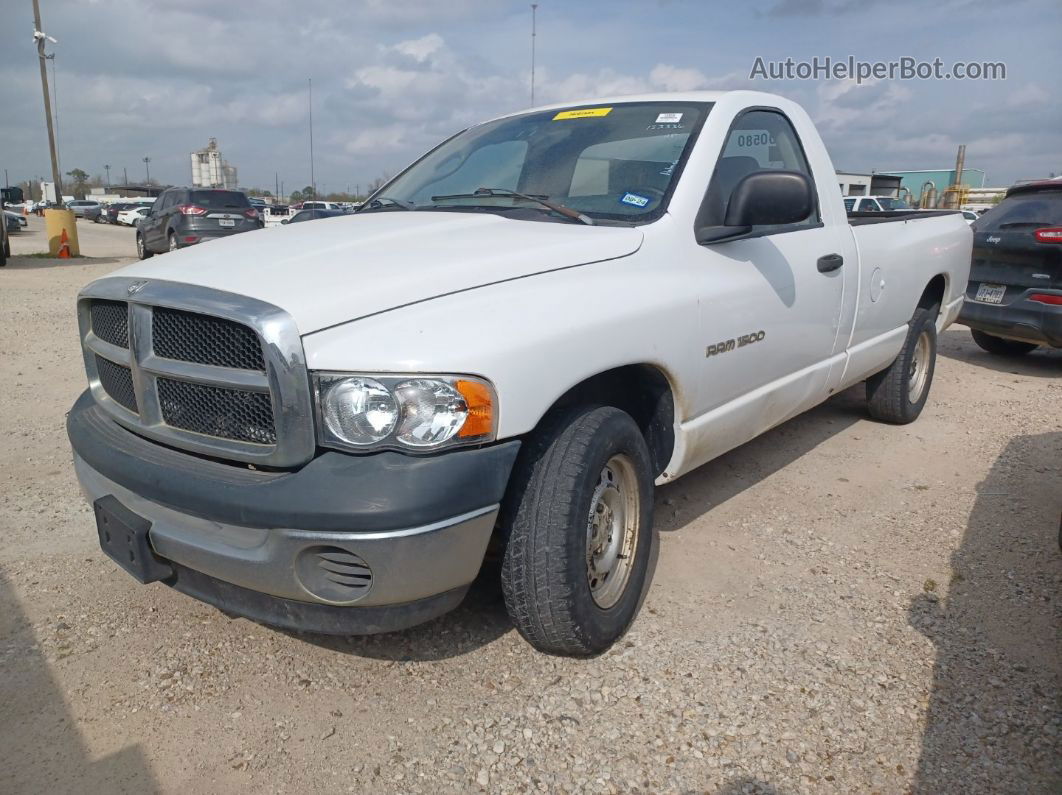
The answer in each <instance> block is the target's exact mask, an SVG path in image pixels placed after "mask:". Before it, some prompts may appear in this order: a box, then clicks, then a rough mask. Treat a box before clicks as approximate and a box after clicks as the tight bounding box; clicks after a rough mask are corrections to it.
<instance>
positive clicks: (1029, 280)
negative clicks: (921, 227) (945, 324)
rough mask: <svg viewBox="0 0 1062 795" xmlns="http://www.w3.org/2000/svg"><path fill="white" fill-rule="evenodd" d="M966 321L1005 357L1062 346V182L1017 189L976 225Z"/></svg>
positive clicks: (963, 319) (982, 343)
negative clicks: (1046, 347) (1043, 347)
mask: <svg viewBox="0 0 1062 795" xmlns="http://www.w3.org/2000/svg"><path fill="white" fill-rule="evenodd" d="M973 231H974V244H973V264H972V267H971V268H970V283H969V286H968V287H967V289H966V303H965V304H963V307H962V313H961V314H960V315H959V322H960V323H965V324H966V325H967V326H969V327H970V331H971V333H972V334H973V339H974V342H976V343H977V344H978V345H979V346H980V347H981V348H983V349H984V350H986V351H988V352H989V353H994V354H997V355H1003V356H1008V355H1009V356H1016V355H1021V354H1023V353H1028V352H1029V351H1032V350H1035V349H1036V348H1037V347H1039V346H1041V345H1043V346H1050V347H1054V348H1062V180H1057V179H1056V180H1044V181H1040V182H1029V183H1025V184H1022V185H1015V186H1014V187H1012V188H1011V189H1010V190H1008V191H1007V195H1006V198H1004V199H1003V201H1001V202H1000V203H999V205H998V206H996V207H995V208H993V209H991V210H989V211H988V212H987V213H985V214H984V215H983V216H981V217H980V218H978V219H977V221H975V222H974V225H973Z"/></svg>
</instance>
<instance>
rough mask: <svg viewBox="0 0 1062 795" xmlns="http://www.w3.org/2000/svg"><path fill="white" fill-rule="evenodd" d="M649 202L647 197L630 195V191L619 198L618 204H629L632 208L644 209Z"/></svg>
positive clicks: (635, 194)
mask: <svg viewBox="0 0 1062 795" xmlns="http://www.w3.org/2000/svg"><path fill="white" fill-rule="evenodd" d="M650 201H652V199H650V198H649V197H648V196H639V195H638V194H637V193H631V192H630V191H628V192H627V193H624V194H623V195H622V196H620V204H629V205H631V206H632V207H644V206H645V205H647V204H648V203H649V202H650Z"/></svg>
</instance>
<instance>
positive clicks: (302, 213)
mask: <svg viewBox="0 0 1062 795" xmlns="http://www.w3.org/2000/svg"><path fill="white" fill-rule="evenodd" d="M337 215H347V213H346V211H344V210H305V209H304V210H299V211H298V212H297V213H295V215H293V216H291V218H285V219H284V220H282V221H281V222H280V223H282V224H300V223H302V222H303V221H316V220H317V219H318V218H334V217H335V216H337Z"/></svg>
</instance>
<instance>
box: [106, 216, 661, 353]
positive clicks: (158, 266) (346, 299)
mask: <svg viewBox="0 0 1062 795" xmlns="http://www.w3.org/2000/svg"><path fill="white" fill-rule="evenodd" d="M641 242H642V233H641V232H640V231H638V230H637V229H634V228H631V227H607V226H585V225H582V224H569V223H550V222H542V221H522V220H515V219H508V218H503V217H501V216H498V215H494V214H492V213H471V212H455V213H451V212H437V211H431V212H415V211H414V212H403V211H387V212H374V213H365V214H357V215H350V216H340V217H336V218H324V219H320V220H317V221H307V222H304V223H298V224H292V225H286V226H278V227H270V228H267V229H262V230H259V231H256V232H250V233H243V234H238V235H233V236H231V237H226V238H221V239H219V240H215V241H211V242H207V243H200V244H198V245H196V246H193V247H191V248H187V249H183V250H180V251H176V252H170V253H167V254H162V255H156V256H155V257H153V258H152V259H149V260H145V261H143V262H138V263H136V264H134V265H131V266H129V267H128V268H124V269H122V270H120V271H118V272H116V273H115V274H113V275H121V276H130V277H136V278H139V279H166V280H168V281H175V282H184V283H186V284H196V285H202V286H204V287H211V288H214V289H218V290H226V291H228V292H231V293H237V294H240V295H246V296H250V297H252V298H257V299H259V300H261V301H266V302H268V303H271V304H273V305H275V306H279V307H280V308H281V309H284V310H286V311H287V312H289V313H290V314H291V315H292V316H293V317H294V318H295V322H296V324H297V326H298V328H299V331H300V333H302V334H309V333H312V332H314V331H318V330H320V329H323V328H327V327H329V326H334V325H337V324H339V323H345V322H348V321H351V320H356V319H358V318H360V317H365V316H366V315H372V314H375V313H377V312H384V311H386V310H388V309H394V308H395V307H399V306H403V305H405V304H411V303H416V302H418V301H424V300H427V299H430V298H436V297H438V296H441V295H446V294H448V293H453V292H459V291H462V290H469V289H472V288H475V287H482V286H484V285H488V284H493V283H495V282H500V281H507V280H510V279H518V278H521V277H524V276H532V275H534V274H538V273H547V272H549V271H553V270H559V269H562V268H569V267H572V266H574V265H584V264H587V263H590V262H599V261H601V260H608V259H616V258H617V257H625V256H627V255H629V254H632V253H634V252H635V251H637V250H638V247H639V246H640V245H641Z"/></svg>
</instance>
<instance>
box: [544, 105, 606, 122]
mask: <svg viewBox="0 0 1062 795" xmlns="http://www.w3.org/2000/svg"><path fill="white" fill-rule="evenodd" d="M611 111H612V108H583V109H582V110H562V111H561V112H560V113H558V114H557V115H556V116H554V117H553V121H564V120H565V119H589V118H592V117H594V116H607V115H608V114H609V113H610V112H611Z"/></svg>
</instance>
